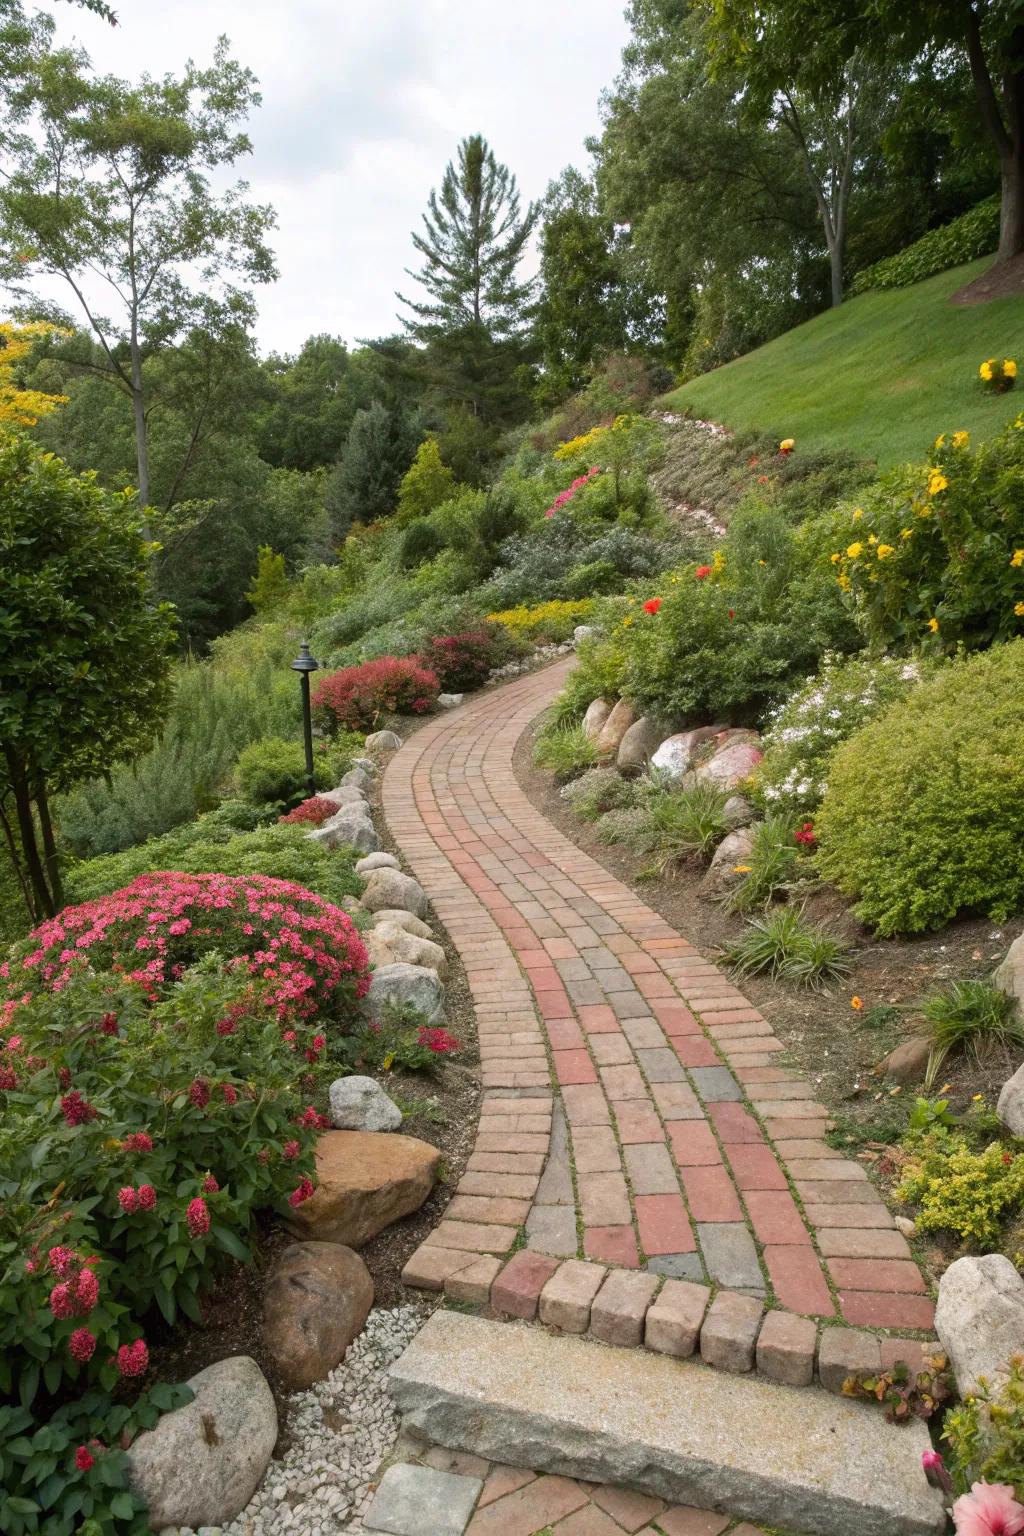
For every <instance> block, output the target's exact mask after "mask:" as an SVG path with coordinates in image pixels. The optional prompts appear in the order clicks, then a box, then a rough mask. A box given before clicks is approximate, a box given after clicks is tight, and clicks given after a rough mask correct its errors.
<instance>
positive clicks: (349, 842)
mask: <svg viewBox="0 0 1024 1536" xmlns="http://www.w3.org/2000/svg"><path fill="white" fill-rule="evenodd" d="M309 836H310V837H311V838H312V839H313V841H314V842H317V843H320V844H321V845H322V846H323V847H325V848H354V849H355V850H356V852H357V853H373V852H375V850H376V849H377V847H378V846H379V841H378V838H377V833H376V831H375V830H374V825H373V822H372V821H371V820H370V813H369V811H368V810H367V808H366V807H365V806H364V805H355V804H353V805H343V806H342V808H341V810H340V811H339V812H338V814H337V815H336V816H332V817H331V819H330V821H325V822H324V824H323V826H322V827H317V829H316V831H315V832H310V834H309Z"/></svg>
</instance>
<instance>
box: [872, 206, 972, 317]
mask: <svg viewBox="0 0 1024 1536" xmlns="http://www.w3.org/2000/svg"><path fill="white" fill-rule="evenodd" d="M999 204H1000V199H999V195H998V193H996V194H995V195H994V196H993V197H987V198H986V199H985V201H984V202H983V203H977V204H975V206H974V207H973V208H968V210H967V212H966V213H962V214H961V215H960V217H959V218H958V219H952V220H951V221H950V222H949V223H948V224H943V225H942V227H941V228H940V229H930V230H929V231H928V233H927V234H926V235H922V236H921V238H920V240H915V241H914V243H913V245H908V246H907V247H906V249H905V250H902V251H897V252H896V254H895V256H886V257H885V259H884V260H883V261H876V262H875V264H874V266H871V267H865V268H864V269H863V271H861V272H858V273H857V275H856V277H855V278H854V280H853V282H852V284H851V287H850V291H851V293H867V292H868V290H869V289H871V288H908V287H909V286H910V284H911V283H919V282H921V281H922V279H923V278H926V277H931V276H933V274H934V273H936V272H946V271H948V270H949V268H950V267H962V266H963V265H964V263H965V262H968V261H974V260H975V258H976V257H978V256H987V255H988V254H989V252H990V251H994V250H995V249H996V247H997V245H998V244H999Z"/></svg>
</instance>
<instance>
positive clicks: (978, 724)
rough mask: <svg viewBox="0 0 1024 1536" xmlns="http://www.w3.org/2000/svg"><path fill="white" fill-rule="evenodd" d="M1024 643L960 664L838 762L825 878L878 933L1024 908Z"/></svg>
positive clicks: (886, 717) (825, 823)
mask: <svg viewBox="0 0 1024 1536" xmlns="http://www.w3.org/2000/svg"><path fill="white" fill-rule="evenodd" d="M1022 667H1024V641H1020V640H1017V641H1014V642H1012V643H1011V644H1009V645H999V646H994V647H993V648H992V649H991V650H990V651H986V652H984V653H983V654H980V655H976V656H971V657H968V658H966V659H965V660H960V661H954V662H951V663H950V664H949V665H947V666H945V667H943V668H942V669H941V670H940V671H939V672H938V673H937V674H936V676H935V677H933V678H929V679H927V680H926V681H925V682H922V683H920V684H919V685H918V686H917V687H916V688H915V689H914V690H913V692H912V693H910V694H909V695H908V696H907V697H906V698H905V699H903V700H902V701H900V702H898V703H896V704H893V705H891V706H890V707H889V709H888V710H887V711H886V712H885V714H883V715H882V716H880V717H879V719H877V720H875V721H873V722H872V723H871V724H869V725H866V726H865V727H864V728H863V730H861V731H858V732H857V733H856V735H854V736H852V737H851V738H850V740H849V741H847V742H844V744H843V745H842V746H841V747H840V748H839V750H838V751H837V753H836V755H835V757H834V758H833V760H832V767H831V770H830V775H829V784H828V789H827V791H826V793H825V797H824V799H823V800H822V803H821V806H820V808H819V810H818V815H817V817H816V820H815V826H816V830H817V835H818V839H819V843H820V852H819V855H818V864H819V868H820V870H821V873H822V874H824V875H825V877H826V878H827V879H829V880H832V881H834V883H835V884H836V885H837V886H838V887H839V889H840V890H842V891H844V892H845V893H846V894H847V895H848V896H852V897H855V898H856V899H857V908H856V910H857V913H858V915H859V916H860V917H862V918H863V920H864V921H865V922H867V923H870V924H871V925H872V926H873V927H874V928H876V929H877V930H878V932H879V933H882V934H885V935H890V934H894V933H918V932H920V931H921V930H923V929H926V928H939V927H941V926H942V924H943V923H946V922H948V921H949V920H950V919H951V918H952V917H954V916H955V915H956V914H957V913H958V912H961V911H971V910H974V911H982V912H985V913H987V914H988V915H989V916H990V917H992V918H994V919H995V920H996V921H997V922H1002V921H1003V920H1005V918H1007V917H1008V916H1009V915H1010V913H1012V912H1015V911H1017V910H1019V908H1020V905H1021V902H1022V900H1024V862H1022V861H1021V858H1020V849H1021V845H1022V842H1024V746H1022V742H1024V691H1022V689H1021V681H1020V680H1021V676H1022V671H1021V669H1022Z"/></svg>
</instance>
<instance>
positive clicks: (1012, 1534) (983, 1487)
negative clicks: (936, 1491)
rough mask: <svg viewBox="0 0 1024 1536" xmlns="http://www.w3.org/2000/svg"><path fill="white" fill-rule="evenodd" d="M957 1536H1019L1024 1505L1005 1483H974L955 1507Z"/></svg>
mask: <svg viewBox="0 0 1024 1536" xmlns="http://www.w3.org/2000/svg"><path fill="white" fill-rule="evenodd" d="M952 1513H953V1524H954V1526H955V1527H956V1531H957V1536H1020V1533H1021V1532H1022V1531H1024V1504H1018V1502H1017V1499H1016V1497H1015V1496H1014V1492H1013V1489H1012V1488H1010V1487H1008V1486H1007V1484H1006V1483H974V1484H973V1485H972V1487H971V1491H970V1493H964V1494H961V1496H960V1498H958V1499H957V1501H956V1503H955V1504H954V1505H953V1511H952Z"/></svg>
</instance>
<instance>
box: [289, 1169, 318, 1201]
mask: <svg viewBox="0 0 1024 1536" xmlns="http://www.w3.org/2000/svg"><path fill="white" fill-rule="evenodd" d="M312 1194H313V1180H312V1179H311V1178H309V1176H308V1175H305V1174H304V1175H303V1177H302V1178H301V1179H300V1181H299V1184H298V1186H297V1188H295V1189H293V1190H292V1192H291V1194H290V1195H289V1196H288V1204H289V1205H291V1206H298V1205H302V1204H303V1203H304V1202H305V1201H306V1200H308V1199H310V1197H311V1196H312Z"/></svg>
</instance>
